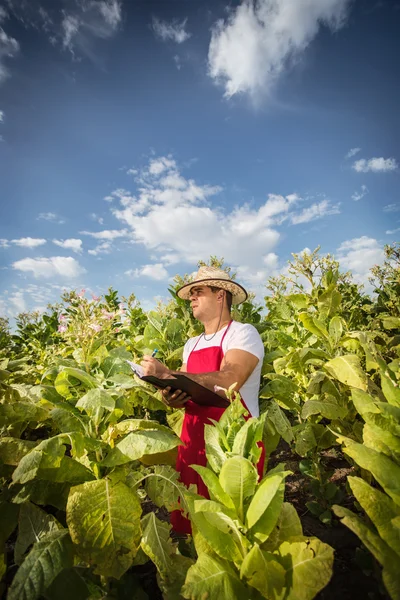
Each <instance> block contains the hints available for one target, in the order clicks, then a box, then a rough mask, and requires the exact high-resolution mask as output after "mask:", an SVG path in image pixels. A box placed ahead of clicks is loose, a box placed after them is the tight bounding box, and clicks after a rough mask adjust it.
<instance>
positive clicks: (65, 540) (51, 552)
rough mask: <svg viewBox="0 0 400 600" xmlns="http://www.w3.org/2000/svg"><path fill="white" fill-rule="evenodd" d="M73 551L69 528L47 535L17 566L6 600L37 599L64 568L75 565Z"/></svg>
mask: <svg viewBox="0 0 400 600" xmlns="http://www.w3.org/2000/svg"><path fill="white" fill-rule="evenodd" d="M73 552H74V551H73V545H72V542H71V538H70V536H69V532H68V529H60V530H57V531H53V532H51V533H49V534H47V535H46V536H45V537H44V538H42V540H41V541H40V542H37V543H36V544H35V545H34V546H33V548H32V550H31V551H30V553H29V554H28V556H27V557H26V558H25V560H24V562H23V564H22V565H21V567H20V568H19V569H18V571H17V573H16V575H15V577H14V580H13V582H12V584H11V587H10V590H9V592H8V596H7V600H36V598H39V597H40V596H42V595H43V594H44V592H45V590H46V589H47V588H48V587H49V586H50V584H51V583H52V582H53V580H54V579H55V578H56V577H57V575H58V574H59V573H60V572H61V571H62V570H63V569H67V568H70V567H72V564H73Z"/></svg>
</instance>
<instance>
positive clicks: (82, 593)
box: [45, 568, 90, 600]
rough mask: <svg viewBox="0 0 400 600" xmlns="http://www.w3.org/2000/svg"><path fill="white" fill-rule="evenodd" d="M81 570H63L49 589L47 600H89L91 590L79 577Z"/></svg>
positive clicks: (46, 595)
mask: <svg viewBox="0 0 400 600" xmlns="http://www.w3.org/2000/svg"><path fill="white" fill-rule="evenodd" d="M79 570H82V569H79V568H76V569H74V568H71V569H63V570H62V571H61V573H59V574H58V575H57V577H56V578H55V579H54V581H53V582H52V583H51V584H50V586H49V587H48V588H47V590H46V593H45V598H46V600H71V598H73V599H74V600H87V599H88V598H89V597H90V590H89V588H88V586H87V585H86V583H85V581H84V579H83V578H82V577H81V576H80V575H79Z"/></svg>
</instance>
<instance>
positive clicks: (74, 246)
mask: <svg viewBox="0 0 400 600" xmlns="http://www.w3.org/2000/svg"><path fill="white" fill-rule="evenodd" d="M53 244H56V246H60V248H65V249H66V250H72V251H73V252H78V253H79V252H82V240H79V239H76V238H68V239H67V240H53Z"/></svg>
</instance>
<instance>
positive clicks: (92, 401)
mask: <svg viewBox="0 0 400 600" xmlns="http://www.w3.org/2000/svg"><path fill="white" fill-rule="evenodd" d="M75 406H76V407H77V408H79V409H81V410H84V411H85V412H87V414H88V415H89V416H90V417H93V416H95V415H97V413H98V412H99V411H100V410H101V409H103V408H104V409H106V410H108V411H110V412H111V411H113V410H114V408H115V400H114V398H113V397H112V396H110V394H108V393H107V392H105V391H104V390H99V389H92V390H89V391H88V393H87V394H85V395H84V396H82V398H80V399H79V400H78V402H77V403H76V405H75Z"/></svg>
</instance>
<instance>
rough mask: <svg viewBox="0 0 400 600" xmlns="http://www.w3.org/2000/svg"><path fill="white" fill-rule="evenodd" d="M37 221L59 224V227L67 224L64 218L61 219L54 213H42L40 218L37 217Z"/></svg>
mask: <svg viewBox="0 0 400 600" xmlns="http://www.w3.org/2000/svg"><path fill="white" fill-rule="evenodd" d="M36 220H37V221H41V220H43V221H50V222H51V223H57V224H58V225H63V224H64V223H65V221H64V220H63V218H62V217H59V216H58V215H56V213H53V212H45V213H40V214H39V216H38V217H36Z"/></svg>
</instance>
